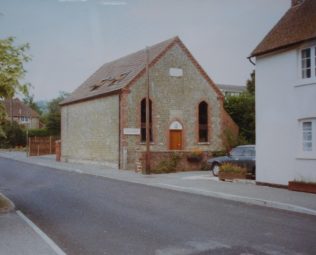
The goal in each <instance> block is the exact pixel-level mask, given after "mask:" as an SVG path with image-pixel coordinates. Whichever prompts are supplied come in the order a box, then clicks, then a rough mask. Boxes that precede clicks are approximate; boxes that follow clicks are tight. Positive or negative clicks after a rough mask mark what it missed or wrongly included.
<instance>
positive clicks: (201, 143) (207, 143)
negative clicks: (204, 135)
mask: <svg viewBox="0 0 316 255" xmlns="http://www.w3.org/2000/svg"><path fill="white" fill-rule="evenodd" d="M197 144H198V145H210V144H211V143H210V142H200V143H197Z"/></svg>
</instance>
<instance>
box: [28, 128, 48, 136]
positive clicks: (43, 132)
mask: <svg viewBox="0 0 316 255" xmlns="http://www.w3.org/2000/svg"><path fill="white" fill-rule="evenodd" d="M50 135H51V134H50V132H49V131H48V130H47V129H46V128H34V129H29V130H28V136H29V137H33V136H38V137H45V136H50Z"/></svg>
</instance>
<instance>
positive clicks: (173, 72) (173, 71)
mask: <svg viewBox="0 0 316 255" xmlns="http://www.w3.org/2000/svg"><path fill="white" fill-rule="evenodd" d="M169 75H170V76H173V77H181V76H183V70H182V69H181V68H174V67H171V68H170V69H169Z"/></svg>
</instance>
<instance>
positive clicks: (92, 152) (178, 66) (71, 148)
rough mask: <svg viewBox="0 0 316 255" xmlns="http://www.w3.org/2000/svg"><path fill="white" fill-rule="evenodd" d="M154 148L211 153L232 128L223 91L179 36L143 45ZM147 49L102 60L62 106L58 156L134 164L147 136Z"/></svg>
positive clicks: (125, 166)
mask: <svg viewBox="0 0 316 255" xmlns="http://www.w3.org/2000/svg"><path fill="white" fill-rule="evenodd" d="M148 52H149V61H148V64H149V80H150V82H149V84H150V86H149V87H150V93H149V94H150V103H149V109H150V114H149V122H150V127H149V133H150V135H149V136H150V141H151V145H150V149H151V151H152V152H155V151H156V152H157V151H165V152H167V153H168V152H170V151H171V152H172V151H174V150H190V149H192V148H199V149H201V150H203V151H216V150H221V149H223V147H224V143H223V139H224V138H223V136H224V131H225V130H226V129H230V130H232V132H233V134H235V135H237V133H238V127H237V126H236V124H235V123H234V122H233V121H232V119H231V118H230V116H229V115H228V114H227V113H226V112H225V110H224V108H223V96H222V93H221V92H220V90H219V89H218V87H217V86H216V85H215V84H214V83H213V81H212V80H211V79H210V77H209V76H208V75H207V74H206V72H205V71H204V70H203V68H202V67H201V66H200V65H199V63H198V62H197V61H196V60H195V58H194V57H193V56H192V54H191V53H190V52H189V50H188V49H187V48H186V47H185V45H184V44H183V43H182V41H181V40H180V39H179V38H178V37H175V38H172V39H170V40H167V41H163V42H161V43H158V44H156V45H153V46H151V47H149V48H148ZM146 62H147V61H146V51H145V50H140V51H138V52H136V53H133V54H130V55H128V56H125V57H122V58H120V59H117V60H115V61H113V62H110V63H107V64H105V65H103V66H102V67H101V68H100V69H99V70H97V71H96V72H95V73H94V74H93V75H92V76H91V77H90V78H88V79H87V80H86V81H85V82H84V83H83V84H82V85H81V86H80V87H79V88H77V89H76V90H75V91H74V92H73V93H72V94H71V95H70V96H69V97H68V98H66V99H65V100H64V101H63V102H62V103H61V106H62V110H61V114H62V119H61V140H62V150H61V151H62V160H64V161H83V162H97V163H99V164H104V165H110V166H114V167H119V168H122V169H135V160H136V151H144V150H145V148H146V146H145V141H146V125H145V123H146V99H145V98H146V91H147V89H146V84H147V83H146Z"/></svg>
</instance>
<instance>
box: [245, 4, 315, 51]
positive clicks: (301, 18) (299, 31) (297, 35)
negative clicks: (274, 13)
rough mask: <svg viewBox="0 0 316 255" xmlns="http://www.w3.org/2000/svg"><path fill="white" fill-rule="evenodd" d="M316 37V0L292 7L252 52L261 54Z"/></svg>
mask: <svg viewBox="0 0 316 255" xmlns="http://www.w3.org/2000/svg"><path fill="white" fill-rule="evenodd" d="M312 39H316V0H305V1H303V3H301V4H298V5H296V6H293V7H291V8H290V9H289V10H288V11H287V12H286V13H285V14H284V16H283V17H282V18H281V19H280V21H279V22H278V23H277V24H276V25H275V26H274V28H273V29H272V30H271V31H270V32H269V33H268V34H267V35H266V37H265V38H264V39H263V40H262V41H261V43H260V44H259V45H258V46H257V47H256V48H255V49H254V51H253V52H252V53H251V55H250V56H251V57H254V56H260V55H263V54H266V53H270V52H273V51H275V50H279V49H283V48H286V47H290V46H294V45H296V44H299V43H302V42H305V41H309V40H312Z"/></svg>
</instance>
